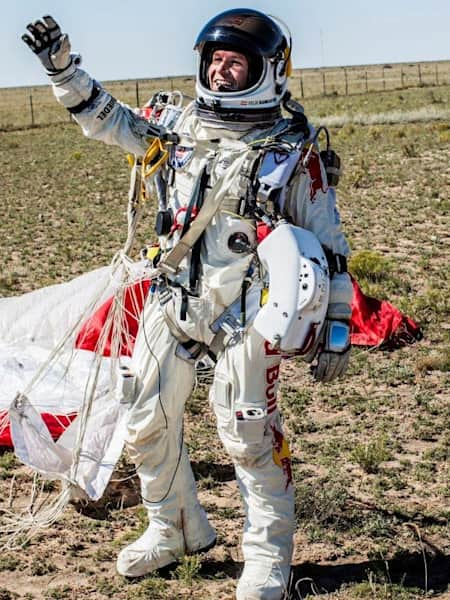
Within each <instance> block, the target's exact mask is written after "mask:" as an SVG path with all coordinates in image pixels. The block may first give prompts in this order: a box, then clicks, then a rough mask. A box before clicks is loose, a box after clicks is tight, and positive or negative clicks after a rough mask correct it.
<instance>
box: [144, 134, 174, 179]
mask: <svg viewBox="0 0 450 600" xmlns="http://www.w3.org/2000/svg"><path fill="white" fill-rule="evenodd" d="M168 158H169V151H168V150H166V148H164V146H163V143H162V142H161V140H160V139H159V138H154V140H153V141H152V143H151V144H150V146H149V147H148V150H147V152H146V153H145V156H144V158H143V159H142V177H143V178H144V179H146V178H147V177H151V176H152V175H153V174H154V173H156V171H157V170H158V169H159V168H160V167H161V166H162V165H163V164H164V163H165V162H166V160H167V159H168Z"/></svg>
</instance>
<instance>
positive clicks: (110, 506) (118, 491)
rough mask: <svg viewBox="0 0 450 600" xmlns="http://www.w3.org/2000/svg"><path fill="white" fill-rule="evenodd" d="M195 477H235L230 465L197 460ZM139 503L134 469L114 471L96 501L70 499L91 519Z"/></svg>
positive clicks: (103, 517) (138, 491)
mask: <svg viewBox="0 0 450 600" xmlns="http://www.w3.org/2000/svg"><path fill="white" fill-rule="evenodd" d="M192 470H193V471H194V474H195V477H196V479H200V478H203V477H212V478H213V480H214V481H217V482H218V483H219V482H225V481H232V480H233V479H235V474H234V468H233V466H232V465H223V464H220V463H214V462H206V461H198V462H195V461H194V462H193V463H192ZM140 503H141V492H140V483H139V478H138V476H137V475H136V473H135V471H134V469H131V470H130V471H127V472H120V473H119V472H114V473H113V476H112V478H111V481H110V482H109V484H108V486H107V488H106V490H105V492H104V494H103V496H102V498H101V499H100V500H98V501H97V502H94V501H93V500H89V499H88V498H87V497H85V498H77V499H73V500H72V504H73V506H74V508H75V510H76V511H78V512H80V513H81V514H83V515H84V516H86V517H90V518H91V519H99V520H105V519H108V517H109V516H110V513H111V511H114V510H120V509H122V508H128V507H130V506H137V505H138V504H140Z"/></svg>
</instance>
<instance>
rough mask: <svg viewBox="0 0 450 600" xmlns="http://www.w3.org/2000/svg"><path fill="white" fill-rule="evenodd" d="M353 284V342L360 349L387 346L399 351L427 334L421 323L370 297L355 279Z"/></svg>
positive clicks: (388, 304)
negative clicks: (361, 347)
mask: <svg viewBox="0 0 450 600" xmlns="http://www.w3.org/2000/svg"><path fill="white" fill-rule="evenodd" d="M352 283H353V299H352V318H351V322H350V325H351V341H352V344H353V345H356V346H372V347H374V346H383V348H386V349H391V350H393V349H395V348H400V347H401V346H405V345H407V344H413V343H414V342H416V341H419V340H421V339H422V337H423V334H422V331H421V329H420V327H419V325H418V324H417V323H415V322H414V321H413V320H412V319H410V318H409V317H407V316H406V315H404V314H403V313H402V312H400V311H399V310H398V308H396V307H395V306H393V305H392V304H390V303H389V302H386V300H378V299H377V298H372V297H371V296H366V295H365V294H364V293H363V292H362V290H361V288H360V287H359V285H358V283H357V282H356V280H355V279H353V278H352Z"/></svg>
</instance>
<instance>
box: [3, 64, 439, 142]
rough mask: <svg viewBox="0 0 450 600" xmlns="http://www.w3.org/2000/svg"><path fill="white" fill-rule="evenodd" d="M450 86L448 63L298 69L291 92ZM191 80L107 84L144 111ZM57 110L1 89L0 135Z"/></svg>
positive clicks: (50, 118) (35, 90)
mask: <svg viewBox="0 0 450 600" xmlns="http://www.w3.org/2000/svg"><path fill="white" fill-rule="evenodd" d="M448 84H450V61H439V62H429V63H412V64H385V65H368V66H364V67H361V66H360V67H354V66H352V67H333V68H326V67H324V68H320V69H297V70H294V72H293V74H292V76H291V80H290V90H291V92H292V94H293V96H294V97H295V98H297V99H299V100H304V99H313V98H317V97H327V96H351V95H358V94H370V93H372V92H388V91H393V90H402V89H408V88H414V87H430V86H441V85H448ZM194 86H195V80H194V77H193V76H179V77H166V78H157V79H146V80H125V81H112V82H105V87H106V88H107V89H108V90H109V91H110V92H111V93H112V94H113V95H114V96H116V97H117V98H119V99H120V100H121V101H123V102H125V103H127V104H130V105H131V106H142V105H143V104H145V102H146V101H147V100H148V99H149V98H151V96H152V95H153V94H154V93H155V92H156V91H158V90H161V89H162V90H174V89H177V90H180V91H181V92H183V94H185V95H186V96H187V97H188V98H189V97H192V96H193V95H194ZM71 121H72V119H71V116H70V115H69V114H68V113H67V112H66V111H65V110H64V109H63V108H62V107H61V106H60V105H58V104H57V103H56V102H55V100H54V98H53V94H52V92H51V88H50V86H37V87H31V88H3V89H0V131H8V130H13V129H26V128H29V127H38V126H39V127H43V126H46V125H53V124H57V123H64V122H65V123H67V122H71Z"/></svg>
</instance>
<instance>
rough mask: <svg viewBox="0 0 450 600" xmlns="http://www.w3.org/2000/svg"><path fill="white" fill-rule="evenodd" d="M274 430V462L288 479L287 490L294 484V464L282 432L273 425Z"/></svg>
mask: <svg viewBox="0 0 450 600" xmlns="http://www.w3.org/2000/svg"><path fill="white" fill-rule="evenodd" d="M271 429H272V444H273V450H272V454H273V462H274V463H275V464H276V465H277V466H278V467H280V469H282V470H283V473H284V476H285V478H286V488H285V489H286V490H287V489H288V487H289V485H290V484H291V483H292V463H291V451H290V450H289V444H288V442H287V440H286V438H285V437H284V435H283V432H282V431H279V430H278V429H277V428H276V426H275V425H271Z"/></svg>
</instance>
